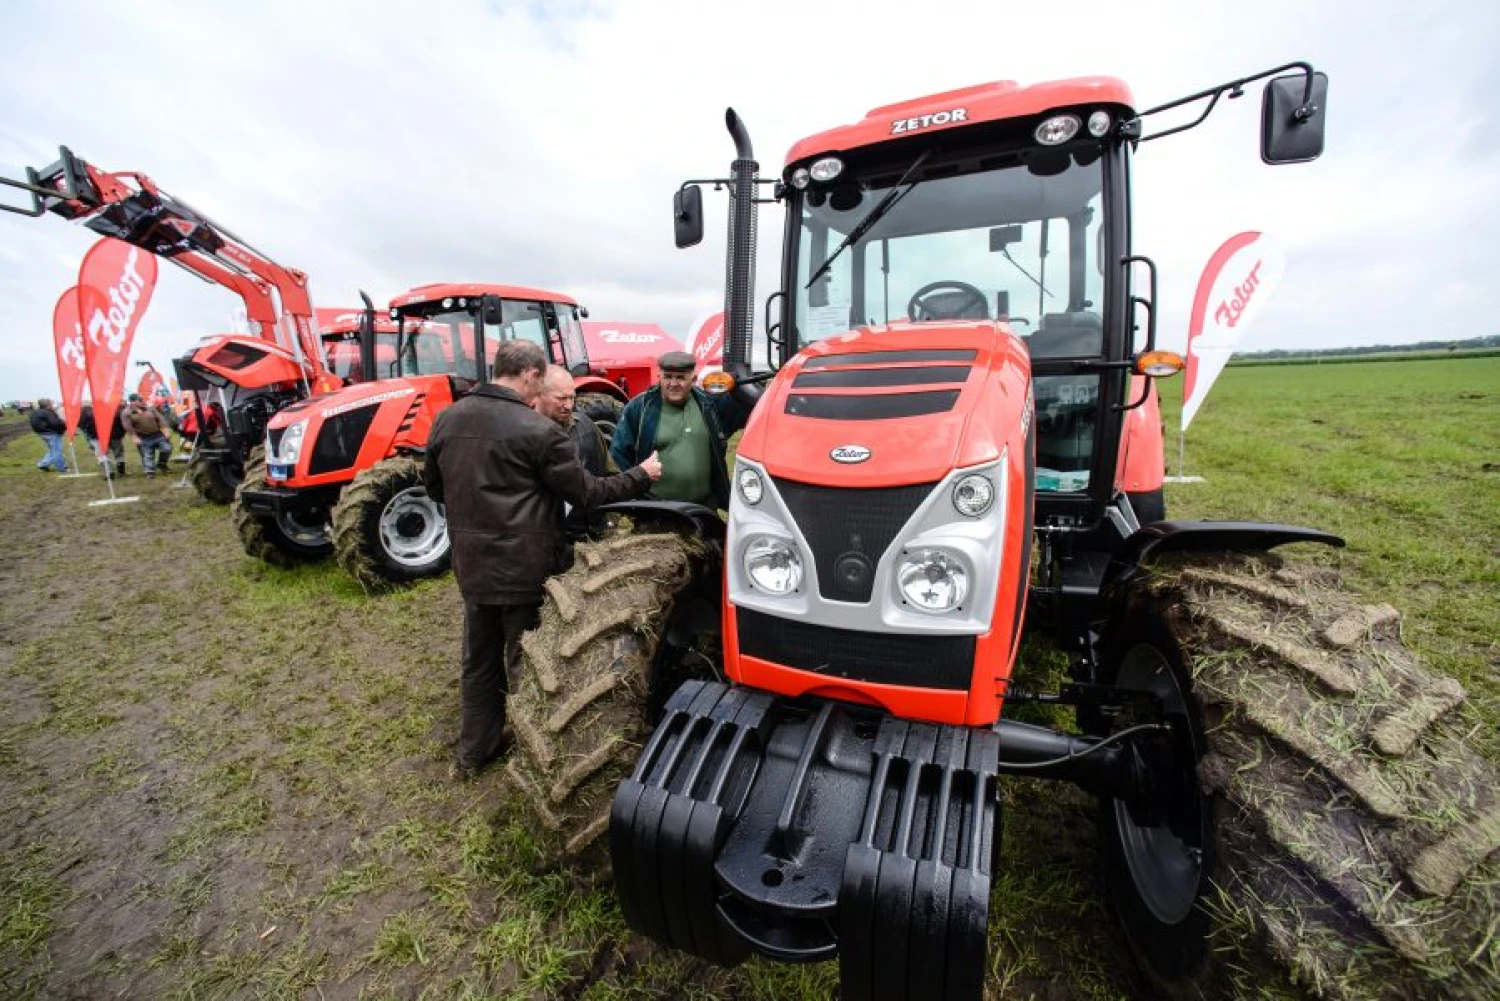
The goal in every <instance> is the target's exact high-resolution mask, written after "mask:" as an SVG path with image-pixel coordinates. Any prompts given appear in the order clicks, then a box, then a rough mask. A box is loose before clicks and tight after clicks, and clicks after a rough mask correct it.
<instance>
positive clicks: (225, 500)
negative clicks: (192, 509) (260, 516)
mask: <svg viewBox="0 0 1500 1001" xmlns="http://www.w3.org/2000/svg"><path fill="white" fill-rule="evenodd" d="M188 479H189V480H190V481H191V482H192V484H193V489H195V490H197V491H198V496H200V497H202V498H203V499H204V500H206V501H208V502H209V503H210V504H233V503H234V492H235V491H236V490H237V489H238V488H239V485H240V484H241V483H242V482H244V479H245V477H244V471H243V470H236V469H234V468H232V467H231V466H230V465H228V464H227V463H225V462H224V461H223V460H222V459H211V458H209V457H207V456H205V455H201V454H199V452H198V450H197V449H194V450H193V454H192V457H191V458H189V459H188Z"/></svg>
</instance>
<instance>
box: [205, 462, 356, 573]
mask: <svg viewBox="0 0 1500 1001" xmlns="http://www.w3.org/2000/svg"><path fill="white" fill-rule="evenodd" d="M265 486H266V450H265V448H264V447H262V446H259V445H257V446H256V447H255V449H254V450H253V451H251V453H250V460H249V461H248V462H246V463H245V479H244V480H243V481H242V482H241V483H240V486H239V489H238V490H236V491H235V494H234V504H233V506H232V507H231V508H230V514H231V516H232V517H233V518H234V530H235V532H236V533H237V534H238V535H239V537H240V545H242V546H244V547H245V552H246V553H247V554H248V555H250V556H253V557H255V558H256V559H258V560H263V561H264V562H266V563H269V564H271V565H272V566H276V567H294V566H297V565H299V564H302V563H309V562H312V561H313V560H320V559H322V558H323V557H325V556H327V555H328V554H329V553H330V552H332V551H333V543H332V542H330V541H329V539H328V532H327V531H326V530H323V531H321V532H320V531H318V530H316V529H314V528H313V527H312V526H305V525H297V524H295V523H293V522H291V521H290V520H286V521H282V520H280V519H276V518H262V517H260V516H259V515H256V514H253V513H251V511H250V509H249V508H247V507H245V505H244V503H243V502H242V501H241V500H240V491H242V490H260V489H262V488H263V487H265Z"/></svg>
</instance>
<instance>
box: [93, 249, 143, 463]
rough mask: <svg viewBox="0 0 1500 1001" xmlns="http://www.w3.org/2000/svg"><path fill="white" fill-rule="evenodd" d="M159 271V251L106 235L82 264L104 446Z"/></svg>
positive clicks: (97, 415) (96, 416) (96, 409)
mask: <svg viewBox="0 0 1500 1001" xmlns="http://www.w3.org/2000/svg"><path fill="white" fill-rule="evenodd" d="M156 272H157V263H156V257H155V255H153V254H150V253H148V252H146V251H144V250H141V249H140V248H139V247H133V246H131V245H130V244H128V243H124V242H123V241H120V240H112V239H107V238H106V239H103V240H100V241H99V242H98V243H96V244H94V246H93V247H92V248H90V249H89V252H88V253H87V254H85V255H84V258H83V264H82V265H81V266H80V267H79V269H78V314H79V318H80V321H81V322H82V324H83V334H84V337H83V352H84V357H85V359H86V362H87V365H88V374H89V394H90V395H91V396H92V397H93V398H94V426H95V427H96V428H98V429H99V448H100V449H101V450H103V449H106V448H108V447H109V433H110V429H111V426H112V425H113V424H114V420H115V413H116V411H118V410H119V409H120V396H121V394H122V393H123V392H124V391H125V368H126V361H127V360H128V359H129V357H130V343H131V341H132V340H134V339H135V331H136V328H137V327H139V326H140V323H141V317H143V316H144V315H145V313H146V307H147V306H148V305H150V303H151V293H152V291H153V290H154V289H155V288H156Z"/></svg>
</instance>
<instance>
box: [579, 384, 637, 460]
mask: <svg viewBox="0 0 1500 1001" xmlns="http://www.w3.org/2000/svg"><path fill="white" fill-rule="evenodd" d="M573 409H574V410H576V411H578V412H579V413H581V414H583V415H584V416H585V417H587V418H588V419H589V420H591V421H593V422H594V423H595V424H596V425H598V427H599V433H600V434H602V435H604V442H605V445H606V447H608V444H609V439H611V438H613V437H614V434H615V428H617V427H619V425H620V415H621V414H623V413H625V404H623V403H621V402H620V401H619V400H617V399H615V398H614V397H613V396H607V395H605V394H604V393H581V394H579V397H578V400H577V401H576V402H575V403H574V404H573Z"/></svg>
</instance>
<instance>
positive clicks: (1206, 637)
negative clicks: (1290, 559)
mask: <svg viewBox="0 0 1500 1001" xmlns="http://www.w3.org/2000/svg"><path fill="white" fill-rule="evenodd" d="M1118 612H1119V614H1117V616H1116V617H1115V622H1116V623H1117V628H1115V629H1114V630H1113V631H1112V633H1111V636H1110V638H1109V639H1108V640H1107V642H1106V648H1105V656H1104V659H1103V666H1104V674H1105V677H1104V680H1105V681H1106V682H1108V683H1118V684H1120V685H1121V686H1123V687H1127V688H1131V689H1135V690H1141V691H1149V692H1152V693H1153V694H1154V695H1156V697H1157V698H1158V699H1159V700H1160V703H1161V704H1162V705H1163V707H1164V709H1165V711H1166V713H1167V715H1168V717H1169V718H1170V717H1173V716H1176V717H1177V718H1178V720H1179V722H1181V723H1185V724H1186V725H1187V727H1188V732H1189V733H1190V734H1191V741H1192V743H1193V745H1194V752H1195V755H1196V758H1197V763H1196V774H1193V773H1192V772H1188V773H1187V774H1186V775H1185V776H1178V777H1177V781H1176V782H1175V788H1176V789H1177V790H1178V795H1177V796H1176V798H1175V801H1174V802H1173V803H1172V805H1171V807H1170V808H1169V809H1168V810H1167V812H1166V813H1167V819H1166V820H1165V821H1164V822H1161V823H1159V824H1156V825H1154V826H1153V825H1151V824H1149V823H1148V824H1138V823H1136V821H1135V820H1134V819H1132V817H1131V815H1130V813H1129V811H1128V810H1126V809H1125V808H1124V807H1123V805H1121V804H1120V803H1118V802H1117V801H1114V800H1106V801H1104V802H1103V803H1102V804H1101V809H1100V834H1101V856H1102V859H1103V863H1104V872H1105V874H1106V883H1107V886H1108V890H1109V895H1110V899H1111V903H1112V905H1113V906H1114V909H1115V911H1116V912H1117V914H1118V916H1119V917H1120V919H1121V924H1122V927H1123V928H1124V931H1125V935H1126V937H1127V939H1129V940H1130V941H1131V943H1132V945H1133V946H1134V947H1135V952H1136V954H1137V957H1138V958H1139V960H1140V966H1141V969H1142V972H1143V974H1144V976H1145V979H1146V980H1147V981H1148V989H1149V990H1150V991H1151V992H1152V993H1154V994H1157V995H1159V996H1165V997H1174V998H1179V997H1195V998H1196V997H1201V996H1203V995H1204V994H1205V993H1208V990H1207V985H1208V984H1210V983H1212V982H1215V981H1216V980H1220V981H1221V980H1222V979H1224V978H1227V979H1228V980H1229V982H1230V983H1229V986H1230V987H1231V988H1233V987H1235V986H1238V987H1240V988H1243V989H1244V990H1247V991H1251V992H1252V993H1253V990H1254V988H1255V983H1254V982H1253V979H1254V978H1255V977H1256V976H1257V975H1260V976H1264V972H1265V971H1266V970H1268V969H1271V968H1278V969H1280V970H1282V971H1284V973H1285V974H1286V975H1287V976H1288V977H1289V978H1290V980H1291V981H1292V982H1293V983H1294V984H1296V985H1298V986H1299V987H1301V988H1302V989H1304V990H1306V991H1308V992H1309V993H1312V994H1314V995H1316V996H1319V997H1331V998H1350V999H1353V998H1439V997H1440V998H1493V997H1496V996H1500V943H1497V941H1496V929H1497V928H1500V859H1497V858H1495V857H1493V856H1494V855H1495V853H1496V850H1497V848H1500V796H1497V791H1496V786H1497V781H1496V780H1497V776H1496V769H1495V768H1494V767H1493V766H1492V765H1491V764H1490V763H1489V762H1488V761H1487V760H1486V759H1484V758H1483V757H1482V756H1481V755H1480V754H1479V753H1478V752H1477V751H1476V750H1475V749H1474V748H1473V747H1472V746H1470V744H1469V742H1468V741H1467V739H1466V735H1467V733H1468V732H1469V731H1471V729H1472V721H1469V720H1467V719H1466V715H1467V714H1466V713H1465V712H1464V711H1463V709H1462V708H1461V704H1462V702H1463V700H1464V692H1463V689H1462V688H1461V687H1460V686H1459V684H1458V683H1457V682H1456V681H1454V680H1453V679H1451V678H1445V677H1440V676H1437V675H1434V674H1432V673H1431V672H1429V671H1428V670H1427V669H1426V668H1424V667H1423V666H1422V664H1421V663H1420V662H1419V661H1418V660H1417V659H1416V658H1415V657H1414V656H1413V655H1412V654H1411V652H1410V651H1409V650H1408V649H1407V648H1406V647H1405V646H1404V645H1403V644H1402V642H1401V639H1400V635H1399V624H1398V616H1397V613H1396V611H1395V609H1393V608H1390V607H1389V606H1360V605H1356V604H1355V603H1353V602H1351V601H1350V600H1349V599H1348V598H1347V597H1345V596H1344V595H1342V594H1341V593H1340V592H1339V591H1338V590H1337V589H1336V586H1335V583H1334V581H1333V580H1332V576H1331V574H1328V573H1326V572H1323V571H1316V570H1294V569H1292V568H1290V567H1288V566H1285V565H1283V564H1281V563H1280V562H1279V561H1278V560H1276V559H1275V558H1274V557H1268V556H1260V557H1254V558H1252V557H1248V556H1242V555H1196V556H1193V557H1185V558H1180V559H1173V560H1171V561H1170V562H1166V561H1164V563H1163V564H1162V565H1160V566H1158V567H1157V568H1156V569H1155V570H1153V572H1152V573H1151V574H1150V575H1148V576H1146V577H1144V578H1143V579H1141V580H1139V581H1136V582H1135V583H1134V584H1132V585H1131V588H1130V591H1129V593H1128V595H1127V600H1126V601H1125V602H1124V604H1123V605H1122V607H1121V608H1119V609H1118ZM1167 782H1168V783H1169V784H1172V783H1173V777H1172V776H1170V775H1168V776H1167ZM1252 944H1258V946H1259V947H1258V948H1255V947H1252ZM1257 970H1258V971H1260V973H1259V974H1257V973H1256V972H1252V971H1257ZM1236 981H1244V982H1243V983H1239V984H1238V985H1236V983H1235V982H1236ZM1223 986H1224V984H1223V983H1222V982H1221V983H1219V984H1218V987H1219V988H1220V989H1222V987H1223Z"/></svg>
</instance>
